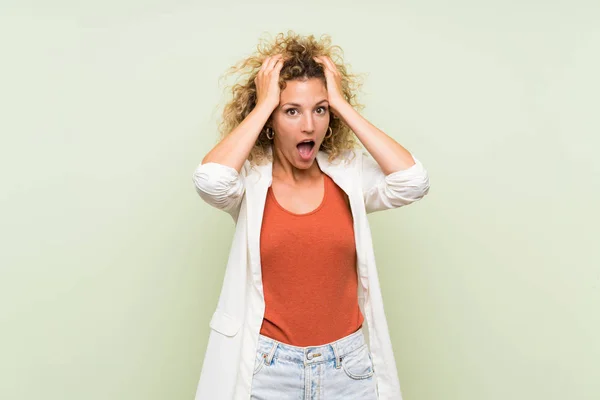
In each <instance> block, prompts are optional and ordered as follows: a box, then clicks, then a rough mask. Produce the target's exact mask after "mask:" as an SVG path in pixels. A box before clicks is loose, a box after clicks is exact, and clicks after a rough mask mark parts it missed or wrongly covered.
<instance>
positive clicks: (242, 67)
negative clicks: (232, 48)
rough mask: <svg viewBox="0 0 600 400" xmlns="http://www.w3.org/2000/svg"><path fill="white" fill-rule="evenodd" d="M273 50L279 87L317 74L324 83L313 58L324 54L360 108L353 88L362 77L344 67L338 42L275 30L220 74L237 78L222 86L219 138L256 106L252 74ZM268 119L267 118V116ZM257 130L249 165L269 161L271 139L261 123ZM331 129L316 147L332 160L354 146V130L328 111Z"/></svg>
mask: <svg viewBox="0 0 600 400" xmlns="http://www.w3.org/2000/svg"><path fill="white" fill-rule="evenodd" d="M276 54H283V57H284V59H286V61H285V62H284V64H283V67H282V69H281V72H280V75H279V87H280V89H281V90H284V89H285V87H286V81H289V80H305V79H310V78H319V79H322V80H323V83H326V78H325V74H324V72H323V67H322V66H321V65H320V64H319V63H317V62H316V61H314V59H313V57H315V56H328V57H329V58H331V60H332V61H333V62H334V64H335V65H336V67H337V69H338V71H339V72H340V74H341V76H342V94H343V96H344V98H345V99H346V101H348V103H350V105H352V106H353V107H354V108H355V109H357V110H361V109H362V108H364V106H363V105H362V104H360V103H358V101H357V98H356V92H357V91H358V90H359V89H360V87H361V86H362V78H361V77H359V75H356V74H352V73H350V72H349V71H348V65H344V62H343V50H342V49H341V48H340V47H339V46H335V45H331V37H330V36H329V35H322V36H321V37H320V38H319V39H316V38H315V37H314V36H313V35H309V36H301V35H299V34H296V33H295V32H294V31H288V32H287V35H284V34H283V33H279V34H277V35H276V36H275V38H274V40H268V39H260V40H259V44H258V45H257V50H256V52H254V53H253V54H252V55H250V56H249V57H247V58H245V59H243V60H241V61H239V62H238V63H236V64H235V65H233V66H232V67H230V68H228V69H227V71H226V72H225V74H223V75H222V76H221V78H220V81H222V80H223V79H224V78H227V77H229V76H230V75H232V74H236V76H238V77H239V78H238V80H237V81H236V82H235V83H234V84H233V85H231V86H230V87H228V88H226V93H227V89H230V93H231V95H232V98H231V100H230V101H229V102H228V103H227V104H225V106H224V108H223V114H222V117H221V122H220V123H219V133H220V139H221V140H222V139H223V138H224V137H226V136H227V135H228V134H229V133H230V132H231V131H232V130H233V129H235V128H236V127H237V126H238V125H239V124H240V123H241V122H242V121H243V120H244V119H245V118H246V116H247V115H248V114H250V112H251V111H252V110H253V109H254V107H255V106H256V97H257V96H256V84H255V83H254V78H255V77H256V76H257V74H258V71H259V70H260V67H261V66H262V64H263V61H264V60H265V59H266V58H267V57H269V56H273V55H276ZM269 120H270V118H269ZM268 122H269V121H267V123H266V124H265V126H264V127H263V129H262V131H261V132H260V134H259V136H258V139H257V140H256V143H255V144H254V147H253V148H252V150H251V151H250V155H249V157H248V160H249V161H250V163H251V164H252V165H257V164H263V163H265V162H266V161H272V155H271V156H269V152H268V149H269V147H270V146H271V141H270V140H269V139H268V138H267V135H266V132H265V127H267V126H268ZM329 126H330V127H331V129H332V131H333V133H332V134H331V136H330V137H328V138H325V139H324V141H323V143H322V144H321V147H320V148H319V150H322V151H324V152H325V153H326V154H328V156H329V160H330V161H332V160H333V159H335V158H336V157H338V156H339V155H340V154H342V153H343V152H344V151H345V150H350V149H353V148H356V147H358V143H357V140H356V136H355V135H354V132H352V130H351V129H350V128H349V127H348V126H347V125H346V124H345V123H344V122H343V121H342V120H341V119H340V118H339V117H338V116H337V115H335V113H331V118H330V121H329Z"/></svg>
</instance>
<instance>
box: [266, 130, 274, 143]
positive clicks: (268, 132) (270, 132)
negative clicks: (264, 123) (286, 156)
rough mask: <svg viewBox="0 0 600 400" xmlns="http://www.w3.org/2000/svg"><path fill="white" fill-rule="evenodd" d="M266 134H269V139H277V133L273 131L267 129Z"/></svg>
mask: <svg viewBox="0 0 600 400" xmlns="http://www.w3.org/2000/svg"><path fill="white" fill-rule="evenodd" d="M265 132H266V134H267V139H269V140H273V137H275V131H274V130H273V129H271V128H269V127H267V128H265ZM269 134H270V135H269Z"/></svg>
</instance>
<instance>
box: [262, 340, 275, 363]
mask: <svg viewBox="0 0 600 400" xmlns="http://www.w3.org/2000/svg"><path fill="white" fill-rule="evenodd" d="M277 344H278V342H277V341H276V340H273V346H272V347H271V350H270V351H269V354H268V355H267V356H266V357H265V364H267V365H271V363H272V362H273V356H275V350H277Z"/></svg>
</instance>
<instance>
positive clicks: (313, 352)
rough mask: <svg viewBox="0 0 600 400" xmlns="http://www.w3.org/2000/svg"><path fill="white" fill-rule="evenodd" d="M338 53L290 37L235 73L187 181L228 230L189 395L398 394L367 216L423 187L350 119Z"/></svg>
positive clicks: (412, 169)
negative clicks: (229, 221) (224, 215)
mask: <svg viewBox="0 0 600 400" xmlns="http://www.w3.org/2000/svg"><path fill="white" fill-rule="evenodd" d="M338 49H339V47H337V46H331V45H330V40H329V38H328V37H325V38H322V39H321V40H316V39H315V38H314V37H313V36H309V37H301V36H299V35H296V34H294V33H293V32H288V35H287V36H284V35H283V34H279V35H278V36H277V37H276V40H275V42H274V43H271V44H267V45H266V46H264V47H262V48H261V47H260V46H259V48H258V54H256V55H254V56H253V57H250V58H248V59H247V60H245V61H243V62H242V63H241V64H239V65H238V66H237V68H233V71H235V72H240V71H242V70H244V69H248V70H249V72H248V75H249V76H248V78H247V79H245V81H244V82H242V83H241V84H237V85H235V86H234V87H233V99H232V101H231V103H229V104H228V105H227V106H226V107H225V110H224V114H223V115H224V120H223V124H222V125H221V126H222V135H223V137H222V140H221V141H220V142H219V143H218V144H217V145H216V146H215V147H214V148H213V149H212V150H211V151H210V152H209V153H208V154H207V155H206V156H205V157H204V159H203V160H202V163H201V164H200V165H199V166H198V168H197V169H196V171H195V173H194V182H195V185H196V189H197V191H198V194H199V195H200V196H201V197H202V198H203V199H204V200H205V201H206V202H208V203H209V204H210V205H212V206H215V207H217V208H219V209H221V210H224V211H226V212H228V213H229V214H230V215H231V216H232V217H233V219H234V221H235V222H236V231H235V236H234V241H233V245H232V247H231V252H230V255H229V260H228V264H227V269H226V272H225V278H224V282H223V287H222V290H221V295H220V297H219V302H218V305H217V309H216V311H215V313H214V314H213V317H212V319H211V322H210V326H211V328H212V330H211V332H210V336H209V341H208V347H207V350H206V354H205V359H204V364H203V367H202V373H201V377H200V383H199V385H198V390H197V393H196V400H221V399H222V400H226V399H227V400H229V399H240V400H241V399H250V398H251V399H267V400H271V399H276V400H282V399H326V400H336V399H366V400H369V399H401V393H400V384H399V381H398V377H397V371H396V365H395V359H394V354H393V350H392V345H391V341H390V337H389V332H388V327H387V321H386V318H385V314H384V309H383V302H382V297H381V291H380V287H379V281H378V276H377V270H376V267H375V257H374V254H373V247H372V242H371V235H370V230H369V225H368V220H367V213H369V212H373V211H378V210H385V209H391V208H397V207H401V206H404V205H408V204H410V203H412V202H414V201H416V200H419V199H421V198H422V197H423V196H424V195H425V194H427V192H428V190H429V179H428V175H427V172H426V170H425V169H424V168H423V165H422V164H421V163H420V162H419V161H418V160H417V159H416V158H415V157H414V156H413V155H411V153H410V152H409V151H407V150H406V149H405V148H404V147H402V146H401V145H400V144H398V143H397V142H396V141H394V140H393V139H392V138H391V137H389V136H388V135H386V134H385V133H384V132H382V131H380V130H379V129H377V128H376V127H375V126H373V125H372V124H370V123H369V122H368V121H367V120H366V119H365V118H363V117H362V116H361V115H360V114H359V113H358V112H357V111H356V109H355V108H357V107H358V104H357V103H356V102H355V97H354V93H353V89H352V88H353V87H357V82H356V80H355V77H354V76H353V75H351V74H349V73H347V72H346V68H345V67H344V65H343V63H342V62H337V63H335V62H333V61H332V58H336V56H338V57H337V58H338V59H341V57H339V55H338V54H337V53H336V50H338ZM355 138H358V140H359V141H360V143H362V145H363V146H364V148H365V149H366V150H363V149H360V148H359V147H358V144H357V141H356V140H355Z"/></svg>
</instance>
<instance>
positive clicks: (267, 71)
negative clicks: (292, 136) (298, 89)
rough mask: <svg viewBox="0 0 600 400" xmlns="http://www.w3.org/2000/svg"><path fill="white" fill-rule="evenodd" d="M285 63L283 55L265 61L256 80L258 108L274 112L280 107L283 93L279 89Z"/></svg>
mask: <svg viewBox="0 0 600 400" xmlns="http://www.w3.org/2000/svg"><path fill="white" fill-rule="evenodd" d="M284 61H285V60H284V59H283V55H282V54H276V55H274V56H271V57H267V58H266V59H265V60H264V61H263V64H262V66H261V67H260V70H259V71H258V74H257V75H256V78H254V84H255V85H256V107H258V106H261V107H262V106H264V107H268V108H269V110H271V111H273V110H275V109H276V108H277V106H278V105H279V95H280V92H281V89H280V88H279V72H280V71H281V68H282V67H283V63H284Z"/></svg>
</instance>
